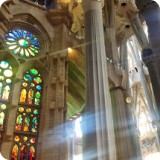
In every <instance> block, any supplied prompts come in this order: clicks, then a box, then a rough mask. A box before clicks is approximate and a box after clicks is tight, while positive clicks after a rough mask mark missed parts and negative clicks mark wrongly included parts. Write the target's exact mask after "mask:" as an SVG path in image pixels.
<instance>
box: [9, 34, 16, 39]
mask: <svg viewBox="0 0 160 160" xmlns="http://www.w3.org/2000/svg"><path fill="white" fill-rule="evenodd" d="M8 35H9V36H10V37H15V35H14V34H13V33H8ZM15 38H16V37H15Z"/></svg>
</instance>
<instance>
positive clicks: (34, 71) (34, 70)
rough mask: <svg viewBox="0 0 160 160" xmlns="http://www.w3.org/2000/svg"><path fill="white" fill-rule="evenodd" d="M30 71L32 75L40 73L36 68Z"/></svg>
mask: <svg viewBox="0 0 160 160" xmlns="http://www.w3.org/2000/svg"><path fill="white" fill-rule="evenodd" d="M29 71H30V73H31V74H32V75H37V74H38V71H37V70H36V69H30V70H29Z"/></svg>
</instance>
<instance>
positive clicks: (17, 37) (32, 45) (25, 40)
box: [6, 29, 41, 58]
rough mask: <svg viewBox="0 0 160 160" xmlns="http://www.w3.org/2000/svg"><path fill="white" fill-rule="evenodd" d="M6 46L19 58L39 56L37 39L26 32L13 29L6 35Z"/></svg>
mask: <svg viewBox="0 0 160 160" xmlns="http://www.w3.org/2000/svg"><path fill="white" fill-rule="evenodd" d="M6 45H7V46H8V49H9V50H10V51H11V53H13V54H14V55H17V56H20V57H26V58H29V57H34V56H36V55H38V54H39V51H40V48H41V47H40V43H39V40H38V38H37V37H36V36H35V35H34V34H32V33H29V32H28V31H26V30H21V29H14V30H10V31H9V32H8V33H7V34H6Z"/></svg>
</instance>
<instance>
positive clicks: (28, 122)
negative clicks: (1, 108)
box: [23, 116, 30, 132]
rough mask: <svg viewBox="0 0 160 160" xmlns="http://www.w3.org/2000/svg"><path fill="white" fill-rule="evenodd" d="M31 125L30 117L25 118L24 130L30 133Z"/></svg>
mask: <svg viewBox="0 0 160 160" xmlns="http://www.w3.org/2000/svg"><path fill="white" fill-rule="evenodd" d="M29 125H30V118H29V116H27V117H25V120H24V128H23V131H25V132H26V131H29Z"/></svg>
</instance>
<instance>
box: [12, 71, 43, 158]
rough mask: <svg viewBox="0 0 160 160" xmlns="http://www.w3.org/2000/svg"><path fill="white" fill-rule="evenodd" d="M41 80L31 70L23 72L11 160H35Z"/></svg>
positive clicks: (38, 75) (36, 72)
mask: <svg viewBox="0 0 160 160" xmlns="http://www.w3.org/2000/svg"><path fill="white" fill-rule="evenodd" d="M41 94H42V78H41V75H40V74H39V72H38V71H37V70H36V69H34V68H32V69H30V70H28V71H26V72H25V74H24V76H23V82H22V85H21V90H20V97H19V107H18V110H17V116H16V122H15V134H14V145H13V147H12V152H11V159H13V160H15V159H20V160H24V159H26V160H33V159H34V160H35V158H36V157H35V152H36V142H37V138H38V126H39V116H40V109H41V106H40V104H41Z"/></svg>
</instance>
